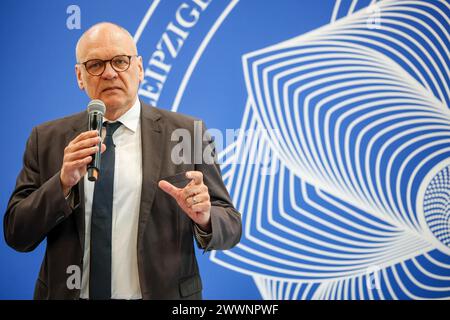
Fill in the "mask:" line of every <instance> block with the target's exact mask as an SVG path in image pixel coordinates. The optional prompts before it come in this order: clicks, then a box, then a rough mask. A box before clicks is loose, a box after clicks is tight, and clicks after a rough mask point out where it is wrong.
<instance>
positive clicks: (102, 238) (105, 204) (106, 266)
mask: <svg viewBox="0 0 450 320" xmlns="http://www.w3.org/2000/svg"><path fill="white" fill-rule="evenodd" d="M104 125H105V127H106V136H105V138H104V139H103V143H104V144H105V145H106V151H105V152H104V153H103V154H102V160H101V171H100V175H99V178H98V180H97V182H96V183H95V187H94V199H93V201H92V217H91V248H90V249H91V255H90V272H89V299H102V300H103V299H111V231H112V210H113V191H114V162H115V145H114V141H113V139H112V135H113V134H114V132H115V131H116V130H117V129H118V128H119V127H120V126H121V123H120V122H114V123H109V122H105V123H104Z"/></svg>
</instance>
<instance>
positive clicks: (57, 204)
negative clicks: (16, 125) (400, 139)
mask: <svg viewBox="0 0 450 320" xmlns="http://www.w3.org/2000/svg"><path fill="white" fill-rule="evenodd" d="M38 146H39V144H38V129H37V128H34V129H33V130H32V132H31V135H30V137H29V139H28V142H27V145H26V149H25V154H24V157H23V167H22V170H21V171H20V173H19V176H18V178H17V181H16V186H15V189H14V191H13V193H12V195H11V198H10V199H9V203H8V206H7V209H6V213H5V215H4V218H3V231H4V236H5V240H6V243H7V244H8V245H9V246H11V247H12V248H14V249H15V250H17V251H23V252H28V251H32V250H34V249H35V248H36V247H37V246H38V245H39V243H41V242H42V240H43V239H44V238H45V237H46V236H47V234H48V233H49V232H50V231H51V230H52V229H53V228H54V227H55V226H56V225H57V224H59V223H60V222H61V221H63V220H64V219H65V218H67V217H68V216H69V215H70V214H71V213H72V211H73V208H72V207H71V206H70V205H69V202H68V201H67V200H66V199H65V197H64V194H63V190H62V186H61V182H60V178H59V175H60V172H59V171H58V172H57V173H56V174H55V175H54V176H52V177H51V178H50V179H48V180H47V181H42V177H41V172H40V166H39V157H38Z"/></svg>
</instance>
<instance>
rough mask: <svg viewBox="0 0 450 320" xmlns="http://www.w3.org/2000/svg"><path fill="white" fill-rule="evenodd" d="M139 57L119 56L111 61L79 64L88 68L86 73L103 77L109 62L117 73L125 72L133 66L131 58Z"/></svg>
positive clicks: (91, 61)
mask: <svg viewBox="0 0 450 320" xmlns="http://www.w3.org/2000/svg"><path fill="white" fill-rule="evenodd" d="M132 57H137V55H133V56H127V55H124V54H122V55H118V56H115V57H113V58H112V59H109V60H101V59H91V60H88V61H85V62H80V63H78V64H83V65H84V67H85V68H86V71H87V72H88V73H89V74H90V75H93V76H101V75H102V74H103V72H105V69H106V63H107V62H109V63H110V64H111V67H112V68H113V69H114V70H115V71H116V72H124V71H127V70H128V68H129V67H130V64H131V58H132Z"/></svg>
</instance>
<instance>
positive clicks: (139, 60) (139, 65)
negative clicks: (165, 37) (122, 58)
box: [137, 56, 144, 82]
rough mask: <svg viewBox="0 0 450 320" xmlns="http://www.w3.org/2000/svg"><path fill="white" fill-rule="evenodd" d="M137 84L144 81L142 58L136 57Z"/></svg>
mask: <svg viewBox="0 0 450 320" xmlns="http://www.w3.org/2000/svg"><path fill="white" fill-rule="evenodd" d="M137 59H138V69H139V82H142V81H143V80H144V67H143V65H142V56H138V57H137Z"/></svg>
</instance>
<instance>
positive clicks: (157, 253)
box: [3, 103, 241, 299]
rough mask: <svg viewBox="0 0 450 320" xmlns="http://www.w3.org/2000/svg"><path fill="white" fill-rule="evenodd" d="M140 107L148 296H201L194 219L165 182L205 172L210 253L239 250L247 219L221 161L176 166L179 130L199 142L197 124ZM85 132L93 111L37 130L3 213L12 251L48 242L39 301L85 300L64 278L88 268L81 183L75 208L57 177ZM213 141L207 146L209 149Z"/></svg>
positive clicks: (142, 270) (142, 259)
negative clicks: (243, 219)
mask: <svg viewBox="0 0 450 320" xmlns="http://www.w3.org/2000/svg"><path fill="white" fill-rule="evenodd" d="M141 105H142V107H141V108H142V112H141V130H142V166H143V169H142V170H143V179H142V194H141V204H140V212H139V226H138V239H137V248H136V250H137V257H138V270H139V283H140V287H141V292H142V297H143V299H201V290H202V283H201V279H200V276H199V270H198V266H197V260H196V258H195V254H194V240H193V224H192V221H191V220H190V219H189V217H188V216H187V215H186V214H185V213H184V212H182V211H181V209H180V208H179V206H178V205H177V203H176V201H175V200H174V199H172V197H171V196H170V195H168V194H166V193H165V192H164V191H162V190H161V189H159V188H158V185H157V183H158V181H159V180H160V179H162V178H165V179H166V180H168V181H169V182H171V183H172V184H174V185H177V186H179V187H183V186H185V185H186V184H187V183H188V180H186V178H185V177H184V172H186V171H190V170H199V171H201V172H203V175H204V183H205V184H206V185H207V186H208V189H209V193H210V198H211V204H212V208H211V223H212V239H211V241H210V242H209V244H208V245H207V248H205V250H212V249H229V248H231V247H233V246H234V245H236V243H238V242H239V240H240V236H241V216H240V214H239V212H238V211H236V209H235V208H234V207H233V204H232V202H231V200H230V196H229V194H228V192H227V190H226V188H225V186H224V184H223V181H222V178H221V173H220V168H219V166H218V165H217V164H206V163H204V162H203V163H200V164H194V163H192V164H189V163H188V164H186V163H182V164H174V163H173V161H171V152H172V147H173V146H174V145H176V144H177V143H178V141H171V134H172V132H173V130H175V129H177V128H185V129H187V130H188V131H189V132H190V133H191V137H192V139H193V138H194V121H195V119H194V118H191V117H188V116H184V115H181V114H178V113H174V112H169V111H165V110H161V109H157V108H154V107H150V106H147V105H145V104H143V103H141ZM86 130H87V112H81V113H78V114H75V115H72V116H68V117H65V118H62V119H58V120H55V121H51V122H48V123H44V124H42V125H39V126H37V127H35V128H33V130H32V133H31V135H30V138H29V139H28V142H27V146H26V150H25V155H24V164H23V168H22V170H21V172H20V174H19V176H18V178H17V183H16V187H15V190H14V192H13V194H12V196H11V198H10V200H9V204H8V207H7V210H6V214H5V216H4V224H3V227H4V234H5V239H6V242H7V243H8V245H10V246H11V247H12V248H14V249H16V250H18V251H22V252H28V251H32V250H33V249H34V248H36V247H37V246H38V245H39V243H41V241H42V240H44V239H45V238H47V247H46V252H45V257H44V260H43V262H42V265H41V269H40V272H39V277H38V279H37V282H36V286H35V292H34V298H35V299H78V298H79V296H80V290H79V289H68V287H67V284H66V281H67V279H68V277H69V275H70V274H68V273H67V268H68V267H69V266H71V265H76V266H79V267H80V269H81V270H83V268H82V264H83V250H84V230H85V229H84V216H85V213H84V189H83V179H82V180H81V181H80V183H79V184H78V185H77V186H76V187H74V188H73V189H72V191H73V192H74V196H75V203H76V204H77V205H75V206H70V205H69V204H68V201H66V199H65V198H64V196H63V192H62V188H61V183H60V178H59V175H60V169H61V166H62V161H63V154H64V148H65V147H66V146H67V144H68V143H69V142H70V141H71V140H72V139H73V138H75V137H76V136H77V135H78V134H80V133H81V132H83V131H86ZM203 131H204V129H203ZM192 143H193V142H192ZM207 144H208V142H203V148H205V147H206V145H207ZM193 149H194V148H192V150H193ZM192 159H194V158H192Z"/></svg>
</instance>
